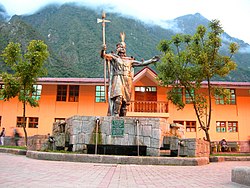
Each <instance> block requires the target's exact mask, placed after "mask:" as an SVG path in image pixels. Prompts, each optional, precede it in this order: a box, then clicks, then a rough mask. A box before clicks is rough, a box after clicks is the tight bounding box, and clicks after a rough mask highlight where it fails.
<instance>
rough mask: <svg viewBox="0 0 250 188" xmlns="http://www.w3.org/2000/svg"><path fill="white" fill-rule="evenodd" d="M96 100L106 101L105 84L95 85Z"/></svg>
mask: <svg viewBox="0 0 250 188" xmlns="http://www.w3.org/2000/svg"><path fill="white" fill-rule="evenodd" d="M95 102H105V89H104V86H95Z"/></svg>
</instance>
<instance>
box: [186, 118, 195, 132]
mask: <svg viewBox="0 0 250 188" xmlns="http://www.w3.org/2000/svg"><path fill="white" fill-rule="evenodd" d="M186 132H196V121H186Z"/></svg>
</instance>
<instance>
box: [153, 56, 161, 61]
mask: <svg viewBox="0 0 250 188" xmlns="http://www.w3.org/2000/svg"><path fill="white" fill-rule="evenodd" d="M159 60H160V57H159V56H154V57H153V58H152V61H153V62H157V61H159Z"/></svg>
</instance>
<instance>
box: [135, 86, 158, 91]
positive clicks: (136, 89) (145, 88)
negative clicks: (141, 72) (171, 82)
mask: <svg viewBox="0 0 250 188" xmlns="http://www.w3.org/2000/svg"><path fill="white" fill-rule="evenodd" d="M135 91H140V92H156V91H157V89H156V87H155V86H147V87H144V86H136V87H135Z"/></svg>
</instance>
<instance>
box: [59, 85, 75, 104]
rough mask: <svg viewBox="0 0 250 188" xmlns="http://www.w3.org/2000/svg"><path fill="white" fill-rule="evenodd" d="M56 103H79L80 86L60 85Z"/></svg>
mask: <svg viewBox="0 0 250 188" xmlns="http://www.w3.org/2000/svg"><path fill="white" fill-rule="evenodd" d="M56 101H65V102H66V101H68V102H78V101H79V85H70V86H67V85H58V86H57V95H56Z"/></svg>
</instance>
